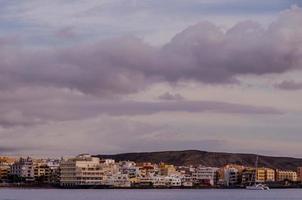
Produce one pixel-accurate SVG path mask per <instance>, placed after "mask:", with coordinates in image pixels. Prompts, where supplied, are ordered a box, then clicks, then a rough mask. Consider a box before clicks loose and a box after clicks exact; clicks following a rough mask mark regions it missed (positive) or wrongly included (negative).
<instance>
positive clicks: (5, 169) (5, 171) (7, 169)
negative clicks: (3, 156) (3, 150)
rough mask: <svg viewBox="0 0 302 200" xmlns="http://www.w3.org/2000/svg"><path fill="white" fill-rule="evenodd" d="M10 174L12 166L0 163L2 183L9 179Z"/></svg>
mask: <svg viewBox="0 0 302 200" xmlns="http://www.w3.org/2000/svg"><path fill="white" fill-rule="evenodd" d="M9 174H10V165H9V164H8V163H4V162H0V182H1V181H3V180H5V179H7V177H8V175H9Z"/></svg>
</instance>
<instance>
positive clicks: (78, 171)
mask: <svg viewBox="0 0 302 200" xmlns="http://www.w3.org/2000/svg"><path fill="white" fill-rule="evenodd" d="M60 170H61V175H60V185H61V186H64V187H75V186H90V185H101V181H102V177H103V171H102V169H101V165H100V159H99V158H96V157H91V156H90V155H85V154H82V155H79V156H77V157H75V158H72V159H68V160H63V161H61V163H60Z"/></svg>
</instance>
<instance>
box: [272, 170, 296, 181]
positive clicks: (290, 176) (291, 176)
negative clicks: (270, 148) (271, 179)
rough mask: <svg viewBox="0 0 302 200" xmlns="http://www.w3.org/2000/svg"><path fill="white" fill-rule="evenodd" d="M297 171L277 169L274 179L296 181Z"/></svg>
mask: <svg viewBox="0 0 302 200" xmlns="http://www.w3.org/2000/svg"><path fill="white" fill-rule="evenodd" d="M297 178H298V177H297V172H294V171H283V170H277V171H276V180H277V181H293V182H295V181H297Z"/></svg>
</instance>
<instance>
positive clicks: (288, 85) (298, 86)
mask: <svg viewBox="0 0 302 200" xmlns="http://www.w3.org/2000/svg"><path fill="white" fill-rule="evenodd" d="M275 87H276V88H278V89H282V90H302V83H301V82H296V81H283V82H281V83H278V84H276V85H275Z"/></svg>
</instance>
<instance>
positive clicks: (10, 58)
mask: <svg viewBox="0 0 302 200" xmlns="http://www.w3.org/2000/svg"><path fill="white" fill-rule="evenodd" d="M301 41H302V9H301V8H298V7H293V8H292V9H290V10H287V11H285V12H283V13H282V14H281V15H280V17H279V19H278V20H277V21H275V22H274V23H272V24H271V25H270V26H269V27H268V28H263V27H262V26H260V25H259V24H257V23H254V22H251V21H246V22H241V23H238V24H237V25H235V26H234V27H232V28H231V29H229V30H227V31H226V32H224V31H222V30H221V29H220V28H219V27H217V26H215V25H213V24H211V23H209V22H201V23H199V24H197V25H194V26H191V27H188V28H187V29H186V30H184V31H182V32H181V33H179V34H177V35H176V36H175V37H174V38H173V39H172V40H171V42H169V43H168V44H166V45H165V46H163V47H162V48H154V47H152V46H149V45H148V44H146V43H144V42H143V41H141V40H140V39H137V38H134V37H122V38H118V39H112V40H107V41H102V42H99V43H95V44H91V45H79V46H74V47H70V48H64V49H52V50H43V51H37V50H35V51H31V50H29V49H19V50H16V49H9V50H7V49H5V50H4V49H3V48H4V47H3V45H1V44H0V71H1V74H0V85H1V88H2V89H13V88H19V87H23V86H29V87H31V86H53V87H57V88H71V89H76V90H79V91H81V92H83V93H86V94H92V95H98V96H105V95H116V94H117V95H122V94H129V93H135V92H138V91H140V90H142V89H144V88H145V87H146V86H148V85H150V84H152V83H154V82H160V81H165V82H178V81H180V80H195V81H199V82H205V83H213V84H223V83H230V82H238V81H237V80H236V77H237V76H240V75H245V74H254V75H262V74H270V73H283V72H287V71H289V70H292V69H301V66H302V64H301V63H302V62H301V59H302V45H301Z"/></svg>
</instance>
